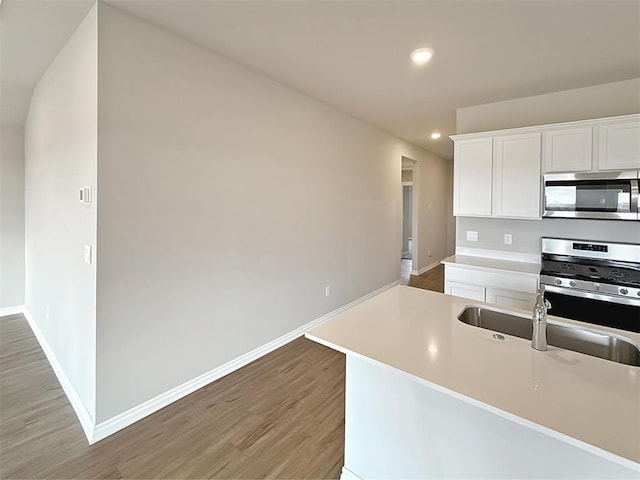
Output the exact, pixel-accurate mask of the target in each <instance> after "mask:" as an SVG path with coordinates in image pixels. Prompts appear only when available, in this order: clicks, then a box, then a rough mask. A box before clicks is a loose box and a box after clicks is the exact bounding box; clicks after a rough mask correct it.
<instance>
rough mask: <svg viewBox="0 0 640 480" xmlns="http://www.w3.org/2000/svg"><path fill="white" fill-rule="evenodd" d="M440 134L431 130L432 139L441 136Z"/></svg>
mask: <svg viewBox="0 0 640 480" xmlns="http://www.w3.org/2000/svg"><path fill="white" fill-rule="evenodd" d="M441 136H442V135H441V134H440V132H433V133H432V134H431V138H433V139H434V140H437V139H439V138H440V137H441Z"/></svg>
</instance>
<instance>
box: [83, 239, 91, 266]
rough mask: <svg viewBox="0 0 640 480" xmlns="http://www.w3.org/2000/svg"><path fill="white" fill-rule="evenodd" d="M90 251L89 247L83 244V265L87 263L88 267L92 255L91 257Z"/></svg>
mask: <svg viewBox="0 0 640 480" xmlns="http://www.w3.org/2000/svg"><path fill="white" fill-rule="evenodd" d="M92 250H93V249H92V248H91V245H89V244H85V246H84V261H85V263H87V264H89V265H91V262H92V260H93V259H92V258H91V257H92V255H91V254H92Z"/></svg>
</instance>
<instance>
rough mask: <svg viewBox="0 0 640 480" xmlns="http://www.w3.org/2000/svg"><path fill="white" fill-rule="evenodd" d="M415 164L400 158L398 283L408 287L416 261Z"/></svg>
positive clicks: (405, 158) (413, 161)
mask: <svg viewBox="0 0 640 480" xmlns="http://www.w3.org/2000/svg"><path fill="white" fill-rule="evenodd" d="M416 163H417V162H416V161H415V160H411V159H410V158H407V157H402V172H401V173H402V226H401V228H402V234H401V238H402V248H401V249H400V283H401V284H402V285H408V284H409V280H410V278H411V273H412V271H413V270H414V268H413V266H414V265H416V264H417V259H416V248H415V247H416V233H417V232H416V231H415V218H414V217H415V212H414V206H415V198H414V197H415V194H416V192H415V189H414V173H415V172H414V166H415V164H416Z"/></svg>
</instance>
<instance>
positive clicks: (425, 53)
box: [411, 48, 433, 65]
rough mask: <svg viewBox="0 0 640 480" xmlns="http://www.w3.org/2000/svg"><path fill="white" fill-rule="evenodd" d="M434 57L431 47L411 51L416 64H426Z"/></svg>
mask: <svg viewBox="0 0 640 480" xmlns="http://www.w3.org/2000/svg"><path fill="white" fill-rule="evenodd" d="M431 57H433V50H431V49H430V48H418V49H417V50H414V51H413V52H411V60H413V63H415V64H416V65H424V64H425V63H427V62H428V61H429V60H431Z"/></svg>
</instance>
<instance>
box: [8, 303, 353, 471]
mask: <svg viewBox="0 0 640 480" xmlns="http://www.w3.org/2000/svg"><path fill="white" fill-rule="evenodd" d="M343 439H344V356H343V355H342V354H340V353H337V352H335V351H333V350H330V349H328V348H325V347H323V346H321V345H318V344H316V343H314V342H311V341H308V340H306V339H304V338H300V339H298V340H295V341H294V342H291V343H289V344H288V345H286V346H284V347H282V348H280V349H278V350H276V351H274V352H272V353H270V354H269V355H266V356H265V357H263V358H261V359H259V360H257V361H255V362H253V363H251V364H249V365H247V366H245V367H243V368H242V369H240V370H238V371H236V372H234V373H232V374H230V375H228V376H226V377H224V378H222V379H220V380H218V381H216V382H214V383H212V384H211V385H208V386H207V387H204V388H202V389H200V390H198V391H197V392H194V393H193V394H191V395H189V396H188V397H185V398H183V399H181V400H179V401H177V402H175V403H173V404H171V405H169V406H168V407H166V408H164V409H162V410H161V411H159V412H156V413H155V414H153V415H151V416H149V417H146V418H145V419H143V420H141V421H139V422H137V423H135V424H134V425H132V426H130V427H128V428H126V429H125V430H123V431H120V432H118V433H116V434H115V435H112V436H111V437H108V438H107V439H105V440H103V441H101V442H98V443H97V444H95V445H92V446H90V445H88V444H87V441H86V439H85V437H84V434H83V432H82V429H81V427H80V424H79V422H78V420H77V418H76V416H75V413H74V412H73V410H72V408H71V406H70V405H69V403H68V401H67V398H66V397H65V395H64V392H63V390H62V388H61V387H60V386H59V384H58V382H57V379H56V377H55V375H54V373H53V371H52V370H51V368H50V367H49V364H48V362H47V360H46V358H45V356H44V354H43V353H42V351H41V350H40V347H39V345H38V342H37V341H36V339H35V337H34V336H33V334H32V332H31V330H30V328H29V326H28V324H27V322H26V320H25V319H24V318H23V317H22V316H21V315H15V316H12V317H5V318H2V319H0V478H3V479H9V478H113V479H119V478H242V479H254V478H338V477H339V476H340V469H341V467H342V464H343V450H344V447H343V441H344V440H343Z"/></svg>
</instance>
